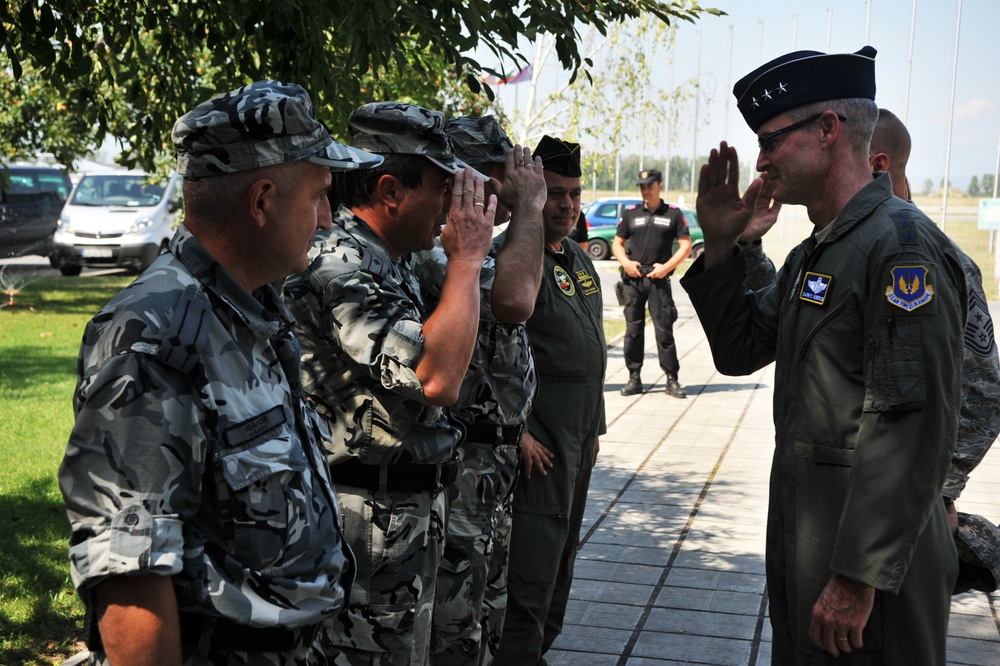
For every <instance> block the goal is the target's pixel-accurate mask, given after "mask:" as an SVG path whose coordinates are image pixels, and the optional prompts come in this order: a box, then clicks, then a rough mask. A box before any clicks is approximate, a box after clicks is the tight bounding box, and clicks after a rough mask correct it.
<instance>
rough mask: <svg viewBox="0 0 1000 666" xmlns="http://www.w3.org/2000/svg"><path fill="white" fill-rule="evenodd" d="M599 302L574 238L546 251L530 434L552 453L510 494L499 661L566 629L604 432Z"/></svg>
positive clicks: (526, 661) (534, 650) (535, 326)
mask: <svg viewBox="0 0 1000 666" xmlns="http://www.w3.org/2000/svg"><path fill="white" fill-rule="evenodd" d="M603 312H604V304H603V300H602V298H601V285H600V280H599V279H598V277H597V271H596V269H595V268H594V264H593V262H591V260H590V258H589V257H588V256H587V255H586V253H584V252H583V250H581V249H580V246H579V245H578V244H577V243H575V242H573V241H570V240H564V241H563V242H562V252H558V253H557V252H553V251H552V250H551V249H550V248H546V249H545V263H544V266H543V267H542V285H541V288H540V289H539V290H538V299H537V301H536V302H535V311H534V314H532V316H531V318H530V319H528V321H527V329H528V339H529V340H530V341H531V347H532V350H533V351H534V354H535V368H536V370H537V372H538V395H537V396H536V398H535V405H534V408H533V409H532V412H531V414H530V415H529V417H528V422H527V430H528V432H530V433H531V434H532V435H533V436H534V437H535V438H536V439H537V440H538V441H539V442H541V443H542V445H544V446H545V447H547V448H548V449H549V450H550V451H552V452H553V454H554V455H555V460H554V465H553V467H552V469H550V470H548V475H542V474H540V473H538V472H535V473H534V474H532V476H531V478H530V479H527V478H525V477H524V476H523V475H522V476H521V478H520V479H519V480H518V484H517V487H516V488H515V490H514V520H513V527H512V535H511V545H510V569H509V573H508V595H509V598H508V607H507V618H506V620H505V623H504V630H503V636H502V638H501V640H500V650H499V652H498V653H497V656H496V660H495V662H494V663H495V664H497V665H498V666H503V665H508V664H509V665H516V666H530V665H531V664H537V663H539V662H540V661H541V655H542V654H544V653H545V651H546V650H548V649H549V647H550V646H551V645H552V642H553V641H554V640H555V639H556V636H558V635H559V632H560V631H562V623H563V616H564V614H565V611H566V602H567V600H568V598H569V589H570V585H571V583H572V581H573V561H574V559H575V557H576V546H577V543H578V542H579V538H580V524H581V522H582V520H583V512H584V508H585V505H586V501H587V489H588V487H589V485H590V472H591V469H592V468H593V466H594V457H595V454H596V444H597V438H598V436H600V435H603V434H604V433H605V432H607V425H606V422H605V417H604V373H605V370H606V368H607V362H608V351H607V343H606V342H605V340H604V325H603Z"/></svg>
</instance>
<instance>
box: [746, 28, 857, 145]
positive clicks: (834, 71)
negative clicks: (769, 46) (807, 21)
mask: <svg viewBox="0 0 1000 666" xmlns="http://www.w3.org/2000/svg"><path fill="white" fill-rule="evenodd" d="M875 54H876V51H875V49H874V48H872V47H871V46H866V47H864V48H862V49H861V50H860V51H858V52H857V53H832V54H827V53H820V52H819V51H795V52H794V53H788V54H786V55H783V56H781V57H780V58H775V59H774V60H772V61H771V62H769V63H766V64H764V65H761V66H760V67H758V68H757V69H755V70H754V71H752V72H750V73H749V74H747V75H746V76H744V77H743V78H742V79H740V80H739V81H737V82H736V85H735V86H733V95H734V96H735V97H736V105H737V106H738V107H739V109H740V113H742V114H743V119H744V120H746V121H747V125H749V126H750V129H751V130H753V131H754V132H756V131H757V130H758V129H760V126H761V125H763V124H764V123H766V122H767V121H768V120H769V119H771V118H773V117H774V116H776V115H778V114H779V113H784V112H785V111H788V110H789V109H794V108H795V107H797V106H802V105H804V104H809V103H810V102H820V101H823V100H827V99H847V98H857V97H861V98H866V99H871V100H873V99H875Z"/></svg>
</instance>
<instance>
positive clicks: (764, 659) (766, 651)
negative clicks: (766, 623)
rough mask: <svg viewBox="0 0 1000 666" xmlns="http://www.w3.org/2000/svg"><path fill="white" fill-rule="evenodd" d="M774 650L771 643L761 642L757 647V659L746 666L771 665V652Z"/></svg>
mask: <svg viewBox="0 0 1000 666" xmlns="http://www.w3.org/2000/svg"><path fill="white" fill-rule="evenodd" d="M773 648H774V643H772V642H771V641H764V640H761V642H760V645H759V647H758V648H757V659H755V660H754V663H752V664H750V663H748V664H747V666H769V665H770V663H771V651H772V649H773Z"/></svg>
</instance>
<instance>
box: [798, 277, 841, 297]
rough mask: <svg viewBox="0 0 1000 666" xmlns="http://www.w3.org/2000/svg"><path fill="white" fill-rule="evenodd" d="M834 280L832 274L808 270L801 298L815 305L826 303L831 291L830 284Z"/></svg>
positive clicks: (803, 281) (803, 282)
mask: <svg viewBox="0 0 1000 666" xmlns="http://www.w3.org/2000/svg"><path fill="white" fill-rule="evenodd" d="M832 282H833V276H832V275H823V274H822V273H813V272H812V271H808V272H806V276H805V279H804V280H802V289H801V290H800V291H799V299H800V300H803V301H805V302H806V303H813V304H814V305H823V304H824V303H826V296H827V294H829V293H830V284H831V283H832Z"/></svg>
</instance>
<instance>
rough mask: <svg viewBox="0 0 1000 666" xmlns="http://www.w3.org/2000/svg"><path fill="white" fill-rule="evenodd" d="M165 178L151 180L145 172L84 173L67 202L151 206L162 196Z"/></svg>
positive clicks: (90, 204)
mask: <svg viewBox="0 0 1000 666" xmlns="http://www.w3.org/2000/svg"><path fill="white" fill-rule="evenodd" d="M166 185H167V181H165V180H164V181H161V182H160V183H157V184H153V183H152V182H151V181H150V180H149V177H148V176H141V175H108V176H103V175H102V176H84V177H83V179H82V180H81V181H80V184H79V185H78V186H77V188H76V192H75V193H74V194H73V200H72V201H71V202H70V203H72V204H75V205H78V206H132V207H145V206H155V205H156V204H158V203H160V201H161V200H162V199H163V192H164V190H166Z"/></svg>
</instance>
